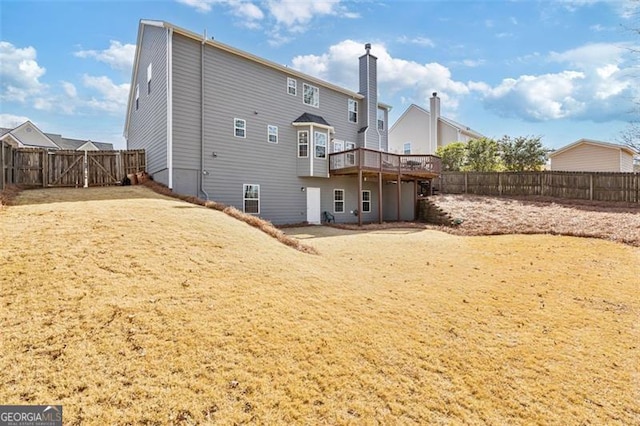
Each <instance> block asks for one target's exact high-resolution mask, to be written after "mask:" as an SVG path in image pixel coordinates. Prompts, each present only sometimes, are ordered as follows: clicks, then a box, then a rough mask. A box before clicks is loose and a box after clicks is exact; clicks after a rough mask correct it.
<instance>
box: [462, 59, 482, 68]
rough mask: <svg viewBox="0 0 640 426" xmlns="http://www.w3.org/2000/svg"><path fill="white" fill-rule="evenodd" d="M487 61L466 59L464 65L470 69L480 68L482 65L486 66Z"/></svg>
mask: <svg viewBox="0 0 640 426" xmlns="http://www.w3.org/2000/svg"><path fill="white" fill-rule="evenodd" d="M485 62H486V61H485V60H484V59H465V60H463V61H462V65H464V66H466V67H469V68H475V67H479V66H480V65H484V63H485Z"/></svg>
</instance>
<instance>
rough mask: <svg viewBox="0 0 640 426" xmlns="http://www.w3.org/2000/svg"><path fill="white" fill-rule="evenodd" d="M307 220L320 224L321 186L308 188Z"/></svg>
mask: <svg viewBox="0 0 640 426" xmlns="http://www.w3.org/2000/svg"><path fill="white" fill-rule="evenodd" d="M307 222H309V223H311V224H314V225H320V188H307Z"/></svg>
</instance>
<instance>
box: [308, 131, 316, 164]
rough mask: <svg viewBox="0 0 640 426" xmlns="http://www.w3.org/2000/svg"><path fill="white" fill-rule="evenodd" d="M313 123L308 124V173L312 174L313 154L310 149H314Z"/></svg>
mask: <svg viewBox="0 0 640 426" xmlns="http://www.w3.org/2000/svg"><path fill="white" fill-rule="evenodd" d="M313 127H314V126H313V124H311V125H309V174H310V175H311V176H313V160H314V157H315V154H313V152H312V151H315V149H316V148H315V146H316V141H315V131H314V130H313Z"/></svg>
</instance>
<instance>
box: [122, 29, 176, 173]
mask: <svg viewBox="0 0 640 426" xmlns="http://www.w3.org/2000/svg"><path fill="white" fill-rule="evenodd" d="M166 43H167V30H166V29H163V28H156V27H151V26H145V27H144V31H143V34H142V40H141V46H139V48H140V49H141V50H140V57H139V62H138V69H137V73H136V75H135V76H134V81H133V82H132V87H131V90H132V91H134V97H133V99H132V102H133V104H132V105H131V111H130V112H129V114H130V115H129V130H128V135H127V149H144V150H145V151H146V155H147V171H148V172H149V173H150V174H152V175H154V178H155V175H156V174H158V177H159V179H158V180H159V181H160V182H162V183H164V184H167V182H166V181H163V180H162V177H163V176H166V174H160V172H162V171H163V170H166V169H167V85H166V65H167V58H166V53H167V45H166ZM150 63H151V64H153V65H152V78H151V94H150V95H147V67H148V66H149V64H150ZM136 85H138V86H139V88H140V98H139V107H138V109H137V110H136V108H135V90H136Z"/></svg>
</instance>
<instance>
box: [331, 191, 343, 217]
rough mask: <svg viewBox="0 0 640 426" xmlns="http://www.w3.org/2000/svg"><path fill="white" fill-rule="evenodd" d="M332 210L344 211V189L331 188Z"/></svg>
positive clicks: (335, 211)
mask: <svg viewBox="0 0 640 426" xmlns="http://www.w3.org/2000/svg"><path fill="white" fill-rule="evenodd" d="M333 212H334V213H344V189H334V190H333Z"/></svg>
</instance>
